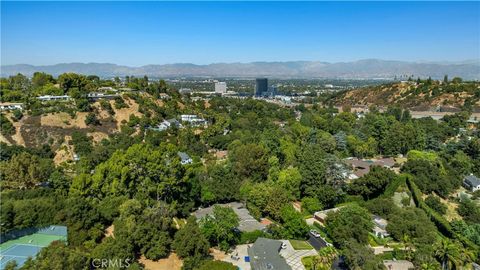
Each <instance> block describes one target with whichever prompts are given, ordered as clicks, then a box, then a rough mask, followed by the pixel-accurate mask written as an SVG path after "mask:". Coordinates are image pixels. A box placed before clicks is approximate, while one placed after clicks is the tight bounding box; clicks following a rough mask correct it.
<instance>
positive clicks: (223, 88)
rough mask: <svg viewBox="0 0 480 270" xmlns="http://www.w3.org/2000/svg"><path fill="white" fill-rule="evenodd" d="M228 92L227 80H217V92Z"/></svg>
mask: <svg viewBox="0 0 480 270" xmlns="http://www.w3.org/2000/svg"><path fill="white" fill-rule="evenodd" d="M226 92H227V83H226V82H216V83H215V93H220V94H224V93H226Z"/></svg>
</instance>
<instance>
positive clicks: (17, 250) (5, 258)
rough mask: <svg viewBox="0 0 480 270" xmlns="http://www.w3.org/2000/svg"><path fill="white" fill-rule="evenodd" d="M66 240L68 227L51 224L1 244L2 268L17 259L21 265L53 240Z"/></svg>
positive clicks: (0, 262)
mask: <svg viewBox="0 0 480 270" xmlns="http://www.w3.org/2000/svg"><path fill="white" fill-rule="evenodd" d="M57 240H60V241H66V240H67V228H66V227H64V226H50V227H46V228H42V229H39V230H37V231H36V233H33V234H29V235H24V236H22V237H19V238H17V239H13V240H10V241H7V242H4V243H2V244H0V269H1V270H3V269H5V266H6V265H7V264H8V262H10V261H16V263H17V267H21V266H22V265H23V264H24V263H25V261H27V259H28V258H29V257H32V258H34V257H35V256H36V255H37V254H38V253H39V252H40V250H41V249H42V248H44V247H46V246H48V245H49V244H50V243H51V242H53V241H57Z"/></svg>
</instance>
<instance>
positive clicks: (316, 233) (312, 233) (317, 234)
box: [310, 230, 320, 238]
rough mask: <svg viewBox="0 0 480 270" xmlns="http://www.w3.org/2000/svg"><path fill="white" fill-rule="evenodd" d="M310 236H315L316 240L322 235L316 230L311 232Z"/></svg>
mask: <svg viewBox="0 0 480 270" xmlns="http://www.w3.org/2000/svg"><path fill="white" fill-rule="evenodd" d="M310 234H311V235H313V236H314V237H315V238H319V237H320V234H319V233H318V232H317V231H316V230H310Z"/></svg>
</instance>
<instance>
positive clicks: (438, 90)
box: [331, 81, 480, 112]
mask: <svg viewBox="0 0 480 270" xmlns="http://www.w3.org/2000/svg"><path fill="white" fill-rule="evenodd" d="M331 101H332V102H333V103H334V104H337V105H345V104H348V105H367V106H370V105H377V106H388V105H392V104H397V105H400V106H402V107H404V108H410V109H414V110H431V109H441V110H459V109H461V108H464V107H465V108H471V109H472V110H473V111H476V112H478V111H480V83H479V82H458V83H452V82H449V83H447V84H446V83H443V82H439V81H431V82H428V81H421V82H413V81H412V82H397V83H390V84H382V85H378V86H368V87H364V88H360V89H354V90H350V91H345V92H341V93H338V94H336V95H335V96H333V97H332V99H331Z"/></svg>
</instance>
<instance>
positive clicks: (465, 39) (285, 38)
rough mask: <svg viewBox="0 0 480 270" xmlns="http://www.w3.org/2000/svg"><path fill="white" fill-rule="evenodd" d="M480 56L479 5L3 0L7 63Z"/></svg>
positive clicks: (3, 47)
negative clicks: (42, 0) (13, 0)
mask: <svg viewBox="0 0 480 270" xmlns="http://www.w3.org/2000/svg"><path fill="white" fill-rule="evenodd" d="M366 58H378V59H390V60H407V61H460V60H466V59H480V2H4V1H2V2H1V64H2V65H6V64H19V63H26V64H35V65H48V64H56V63H66V62H102V63H105V62H108V63H115V64H122V65H130V66H140V65H146V64H166V63H195V64H208V63H216V62H251V61H290V60H318V61H328V62H338V61H353V60H359V59H366Z"/></svg>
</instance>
